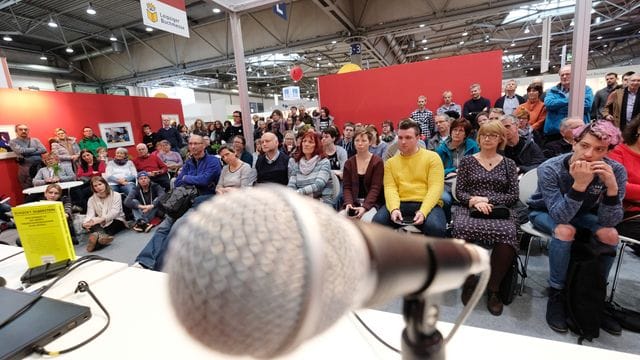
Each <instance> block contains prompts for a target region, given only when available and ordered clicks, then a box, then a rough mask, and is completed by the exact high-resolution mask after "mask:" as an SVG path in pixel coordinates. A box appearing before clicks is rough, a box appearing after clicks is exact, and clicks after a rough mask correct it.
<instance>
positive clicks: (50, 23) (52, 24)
mask: <svg viewBox="0 0 640 360" xmlns="http://www.w3.org/2000/svg"><path fill="white" fill-rule="evenodd" d="M47 25H49V27H52V28H57V27H58V24H57V23H56V22H55V21H53V17H51V16H49V22H48V23H47Z"/></svg>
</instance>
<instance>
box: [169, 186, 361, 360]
mask: <svg viewBox="0 0 640 360" xmlns="http://www.w3.org/2000/svg"><path fill="white" fill-rule="evenodd" d="M300 209H301V210H302V211H300ZM314 223H315V224H316V225H315V226H313V224H314ZM174 231H175V234H174V235H173V238H172V239H171V248H170V252H169V255H168V260H167V265H168V269H169V282H170V283H169V288H170V296H171V301H172V304H173V307H174V309H175V311H176V314H177V316H178V318H179V319H180V321H181V322H182V324H183V325H184V326H185V328H186V329H187V331H188V332H189V333H190V334H191V335H192V336H194V337H195V338H197V339H198V340H199V341H200V342H202V343H203V344H205V345H207V346H209V347H211V348H213V349H214V350H216V351H220V352H223V353H226V354H232V355H251V356H254V357H262V358H268V357H273V356H277V355H279V354H282V353H285V352H287V351H290V350H292V349H293V348H294V347H295V346H297V345H298V344H299V343H300V342H302V341H303V340H305V339H307V338H309V337H311V336H313V335H315V334H316V333H319V332H321V331H322V330H324V329H326V328H328V327H329V325H331V324H332V323H333V322H335V321H336V320H337V319H338V318H340V317H341V316H342V315H343V314H344V313H345V312H346V311H347V310H349V309H351V308H353V307H354V305H356V304H355V303H356V302H357V299H356V298H355V297H356V293H357V292H356V289H357V288H358V287H359V286H362V285H360V284H359V283H360V282H363V281H362V280H363V279H364V278H365V277H366V276H367V270H368V261H369V260H368V259H369V257H368V252H367V249H366V245H365V243H364V240H363V239H362V238H361V237H360V238H358V236H360V235H359V233H357V232H356V230H355V226H354V225H353V224H350V223H349V221H348V220H346V219H343V218H341V217H339V216H337V214H336V213H335V211H333V209H331V208H329V207H328V206H327V205H324V204H321V203H320V202H318V201H316V200H312V199H310V198H306V197H302V196H299V195H296V194H295V193H293V192H291V191H290V190H286V188H284V187H277V186H264V187H258V188H253V189H249V190H242V191H236V192H233V193H229V194H225V195H223V196H217V197H216V198H214V199H213V200H210V201H208V202H205V203H203V204H201V205H200V206H199V207H198V208H197V209H196V210H195V211H192V212H190V213H189V215H188V218H187V219H186V222H185V223H183V225H182V226H181V227H180V228H179V229H176V230H174ZM314 238H316V239H314Z"/></svg>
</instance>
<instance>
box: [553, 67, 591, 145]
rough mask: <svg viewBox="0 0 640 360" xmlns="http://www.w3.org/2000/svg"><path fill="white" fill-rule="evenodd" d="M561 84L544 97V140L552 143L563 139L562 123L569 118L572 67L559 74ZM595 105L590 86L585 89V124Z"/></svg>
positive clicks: (561, 69)
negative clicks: (545, 109)
mask: <svg viewBox="0 0 640 360" xmlns="http://www.w3.org/2000/svg"><path fill="white" fill-rule="evenodd" d="M558 74H559V75H560V83H559V84H558V85H556V86H554V87H552V88H550V89H549V90H548V91H547V93H546V95H545V97H544V106H545V107H546V108H547V118H546V119H545V122H544V140H545V142H546V141H552V140H558V139H561V138H562V135H561V134H560V123H561V122H562V120H563V119H565V118H566V117H568V116H569V92H570V91H571V89H570V88H571V65H565V66H563V67H561V68H560V71H559V72H558ZM592 104H593V91H592V90H591V88H590V87H589V86H585V89H584V123H585V124H586V123H588V122H589V120H590V116H589V113H590V112H591V106H592Z"/></svg>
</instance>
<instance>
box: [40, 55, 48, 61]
mask: <svg viewBox="0 0 640 360" xmlns="http://www.w3.org/2000/svg"><path fill="white" fill-rule="evenodd" d="M40 60H48V59H47V57H46V56H44V54H42V55H40Z"/></svg>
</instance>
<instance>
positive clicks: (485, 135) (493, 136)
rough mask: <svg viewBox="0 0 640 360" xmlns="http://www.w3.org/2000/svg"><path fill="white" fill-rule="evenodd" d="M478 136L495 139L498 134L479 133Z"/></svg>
mask: <svg viewBox="0 0 640 360" xmlns="http://www.w3.org/2000/svg"><path fill="white" fill-rule="evenodd" d="M478 137H479V138H480V139H485V140H496V139H498V137H499V135H498V134H480V135H478Z"/></svg>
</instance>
